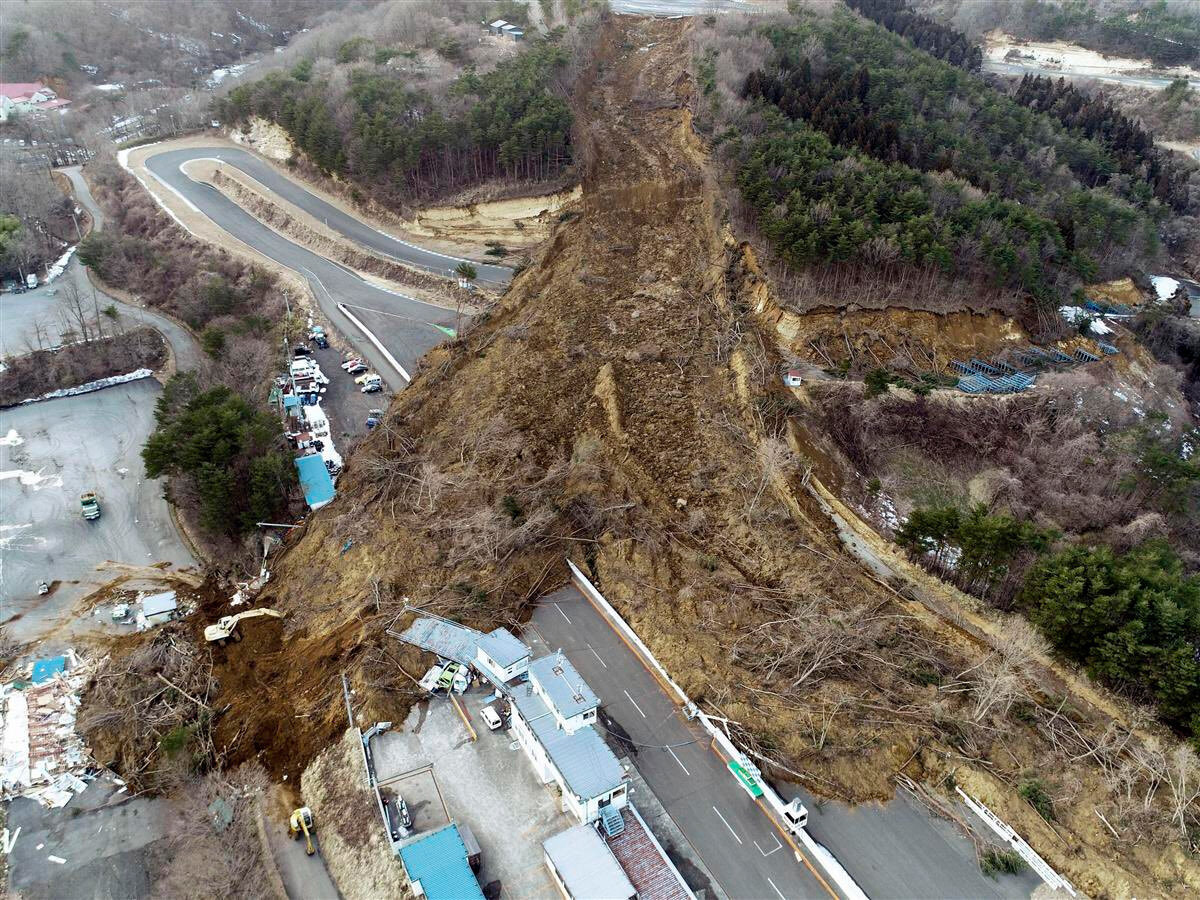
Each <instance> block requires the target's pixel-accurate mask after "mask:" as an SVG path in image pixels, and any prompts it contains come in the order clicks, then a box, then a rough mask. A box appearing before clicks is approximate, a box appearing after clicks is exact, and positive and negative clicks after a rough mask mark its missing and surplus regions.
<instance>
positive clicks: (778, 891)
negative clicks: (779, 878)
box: [767, 875, 787, 900]
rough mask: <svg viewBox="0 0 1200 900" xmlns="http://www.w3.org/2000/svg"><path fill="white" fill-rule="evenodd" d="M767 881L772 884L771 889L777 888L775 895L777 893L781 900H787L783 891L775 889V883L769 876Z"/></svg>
mask: <svg viewBox="0 0 1200 900" xmlns="http://www.w3.org/2000/svg"><path fill="white" fill-rule="evenodd" d="M767 881H769V882H770V883H771V887H773V888H775V893H777V894H778V895H779V900H787V897H785V896H783V891H781V890H780V889H779V888H777V887H775V882H773V881H771V876H770V875H768V876H767Z"/></svg>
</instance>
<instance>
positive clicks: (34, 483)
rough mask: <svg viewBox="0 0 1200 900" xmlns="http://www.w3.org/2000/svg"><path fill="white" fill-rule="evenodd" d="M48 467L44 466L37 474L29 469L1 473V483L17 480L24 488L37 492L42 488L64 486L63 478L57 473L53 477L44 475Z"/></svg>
mask: <svg viewBox="0 0 1200 900" xmlns="http://www.w3.org/2000/svg"><path fill="white" fill-rule="evenodd" d="M45 471H46V467H45V466H42V467H41V468H40V469H38V470H37V471H36V472H30V471H29V470H28V469H10V470H8V471H7V472H0V481H8V480H9V479H10V478H16V479H17V480H18V481H20V483H21V486H22V487H31V488H33V489H34V490H35V491H40V490H42V488H60V487H62V486H63V480H62V476H61V475H59V474H57V473H55V474H53V475H44V474H42V473H44V472H45Z"/></svg>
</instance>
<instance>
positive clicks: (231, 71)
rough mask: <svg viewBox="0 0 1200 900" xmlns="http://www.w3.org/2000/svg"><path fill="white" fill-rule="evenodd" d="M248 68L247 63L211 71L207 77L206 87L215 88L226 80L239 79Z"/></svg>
mask: <svg viewBox="0 0 1200 900" xmlns="http://www.w3.org/2000/svg"><path fill="white" fill-rule="evenodd" d="M248 68H250V64H249V63H239V64H238V65H236V66H227V67H225V68H221V69H213V70H212V72H211V74H209V76H208V85H209V86H210V87H216V86H217V85H218V84H220V83H221V82H222V81H224V80H225V79H226V78H239V77H241V74H242V73H243V72H245V71H246V70H247V69H248Z"/></svg>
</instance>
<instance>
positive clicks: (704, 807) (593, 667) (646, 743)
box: [525, 586, 837, 900]
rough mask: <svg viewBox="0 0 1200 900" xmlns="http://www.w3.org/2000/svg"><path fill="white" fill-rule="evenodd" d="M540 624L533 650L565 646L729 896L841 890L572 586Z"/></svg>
mask: <svg viewBox="0 0 1200 900" xmlns="http://www.w3.org/2000/svg"><path fill="white" fill-rule="evenodd" d="M532 624H533V626H534V627H533V628H532V629H529V630H527V632H526V634H525V638H526V640H527V641H528V642H529V643H530V645H531V646H532V647H533V648H534V655H535V656H541V655H545V654H547V653H553V652H555V651H556V650H559V649H561V650H562V651H563V652H564V653H565V654H566V656H567V657H568V658H569V659H570V661H571V663H572V664H573V665H574V666H575V668H576V669H577V670H578V671H579V674H580V675H582V676H583V678H584V680H586V681H587V683H588V684H589V685H590V686H591V687H592V689H593V690H595V691H596V693H597V695H598V696H599V697H600V698H601V702H602V704H603V710H604V712H605V713H606V714H607V716H608V717H610V719H611V720H615V721H616V722H617V723H618V725H619V729H620V730H623V731H624V733H625V734H627V735H628V741H626V742H623V747H625V748H626V752H627V753H628V754H629V756H630V758H631V759H632V760H633V762H634V764H635V765H636V766H637V769H638V771H639V772H640V773H641V774H642V777H643V778H644V779H645V780H646V784H647V785H649V786H650V789H651V790H652V791H654V794H655V796H656V797H658V799H659V802H661V803H662V805H663V807H664V808H665V809H666V811H667V812H668V813H669V814H670V816H671V818H672V819H674V820H675V824H676V825H678V826H679V829H680V831H682V832H683V834H684V836H685V837H686V838H687V839H688V841H689V842H690V843H691V844H692V847H693V848H694V849H695V851H696V853H697V854H698V855H699V856H700V858H701V859H702V860H704V863H705V865H706V866H707V867H708V869H709V870H710V871H711V872H712V873H713V877H715V878H716V879H717V881H719V882H720V886H721V888H722V889H723V890H724V892H725V894H726V895H728V896H729V897H733V898H738V900H741V898H751V897H752V898H763V900H768V898H775V900H778V898H792V897H813V898H825V900H828V898H829V897H830V896H837V895H836V894H833V892H832V891H831V889H829V888H827V887H826V886H825V885H824V884H823V883H822V881H821V880H820V878H819V877H818V876H817V875H816V874H815V873H814V871H813V870H812V868H810V866H816V863H815V862H810V863H809V864H808V865H806V864H805V863H804V862H801V861H799V860H798V859H797V857H796V854H795V853H794V851H793V850H792V848H791V847H790V846H789V845H788V843H787V841H785V840H784V838H783V836H782V835H781V834H780V833H779V832H778V831H777V830H776V828H775V826H774V825H773V824H772V823H771V821H770V820H769V819H768V818H767V817H766V815H764V814H763V812H762V811H761V810H760V809H759V808H758V807H757V806H756V805H755V803H754V800H753V799H751V797H750V796H749V795H748V794H747V793H746V792H745V791H744V790H742V788H741V787H739V786H738V784H737V782H736V781H734V779H733V777H732V776H731V775H730V774H729V771H728V770H727V769H726V767H725V764H724V763H723V762H722V761H721V760H720V759H719V758H718V757H717V755H716V754H715V753H714V752H713V751H712V750H710V749H709V746H708V744H709V738H708V735H706V734H705V733H704V732H703V730H702V729H701V728H700V727H699V726H698V725H696V724H694V723H689V722H687V721H685V719H684V718H683V716H682V715H681V714H680V713H679V712H678V710H677V709H676V707H675V704H674V703H672V702H671V700H670V698H669V697H668V696H667V695H666V693H665V692H664V691H663V690H662V688H660V687H659V685H658V682H657V681H655V680H654V678H653V677H652V676H651V675H650V673H649V672H648V671H647V670H646V669H645V668H644V667H643V666H642V664H641V663H640V662H639V661H638V659H637V657H636V656H634V655H633V653H632V651H630V650H629V648H628V647H626V646H625V645H624V644H623V643H621V640H620V638H618V637H617V634H616V632H615V631H613V630H612V629H611V628H610V627H609V626H608V624H607V623H606V622H605V621H604V620H603V619H602V618H601V617H600V614H599V613H598V612H596V610H595V609H594V608H593V607H592V605H591V604H590V603H589V602H588V601H587V600H586V599H585V598H584V597H583V595H582V594H581V593H579V591H578V590H577V589H576V588H575V587H574V586H568V587H565V588H562V589H561V590H559V591H556V592H555V593H553V594H550V595H549V596H547V597H545V598H543V600H542V602H541V603H540V604H539V605H538V607H537V609H536V610H535V611H534V614H533V622H532ZM610 727H611V726H610ZM614 730H618V729H614ZM633 802H634V804H635V805H636V804H637V797H636V796H635V797H633ZM818 871H819V870H818Z"/></svg>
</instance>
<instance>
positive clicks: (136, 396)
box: [0, 378, 193, 641]
mask: <svg viewBox="0 0 1200 900" xmlns="http://www.w3.org/2000/svg"><path fill="white" fill-rule="evenodd" d="M160 391H161V388H160V387H159V384H158V382H156V381H154V380H153V379H151V378H143V379H141V380H140V381H134V382H130V383H129V384H123V385H118V386H116V387H110V388H105V389H104V390H102V391H95V392H93V393H91V394H83V395H81V396H78V397H63V398H60V399H58V400H46V401H43V402H41V403H32V404H29V405H28V406H16V407H13V408H11V409H5V410H0V510H3V523H2V524H0V623H2V622H7V623H8V628H9V632H10V634H11V635H12V636H13V637H14V638H16V639H18V640H21V641H27V640H30V639H32V638H34V637H36V636H37V635H39V634H41V633H43V632H44V631H45V630H46V629H47V628H49V627H50V626H53V625H56V624H58V623H59V622H60V621H61V620H62V618H64V617H65V616H66V614H67V613H68V612H69V611H70V610H71V609H72V607H73V605H74V603H75V601H76V600H77V599H78V598H79V597H81V596H83V595H84V594H86V593H88V592H89V591H91V590H93V589H94V588H96V587H98V586H100V584H102V583H103V582H104V581H105V580H107V579H106V578H105V577H104V576H102V575H101V574H100V573H97V572H96V571H95V566H96V564H97V563H100V562H103V561H104V560H106V559H111V560H116V561H118V562H124V563H131V564H134V565H150V564H152V563H156V562H160V561H163V560H166V561H169V562H171V563H173V564H175V565H177V566H187V565H190V564H192V562H193V560H192V557H191V555H190V553H189V552H188V550H187V548H186V547H185V546H184V544H183V542H182V541H181V539H180V538H179V536H178V533H177V532H176V530H175V526H174V524H173V523H172V521H171V518H170V515H169V513H168V509H167V503H166V501H165V500H164V499H163V497H162V485H161V483H160V482H158V481H151V480H149V479H148V478H147V477H146V471H145V467H144V466H143V464H142V457H141V449H142V444H143V443H144V442H145V439H146V436H147V435H148V434H149V433H150V432H151V430H152V429H153V427H154V401H155V399H156V398H157V397H158V395H159V393H160ZM87 490H93V491H95V492H96V493H97V494H98V495H99V498H100V509H101V514H100V518H99V519H98V520H95V521H92V522H88V521H85V520H84V519H83V518H82V516H80V514H79V494H80V493H81V492H82V491H87ZM43 578H44V579H46V580H47V581H60V582H62V584H60V585H59V586H58V587H57V588H56V589H55V590H54V591H52V592H51V593H50V594H49V595H46V596H39V595H38V593H37V584H38V581H39V580H41V579H43Z"/></svg>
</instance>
